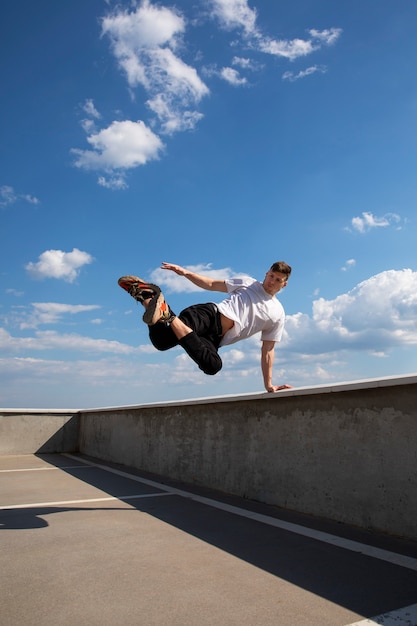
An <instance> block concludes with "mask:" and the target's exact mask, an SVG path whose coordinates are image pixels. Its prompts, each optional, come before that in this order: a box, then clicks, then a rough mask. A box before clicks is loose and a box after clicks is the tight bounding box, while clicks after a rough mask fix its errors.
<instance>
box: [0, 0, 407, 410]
mask: <svg viewBox="0 0 417 626" xmlns="http://www.w3.org/2000/svg"><path fill="white" fill-rule="evenodd" d="M0 12H1V19H0V31H1V41H2V51H3V53H2V55H1V60H0V73H1V74H0V79H1V85H2V97H1V100H0V110H1V116H0V124H1V142H0V151H1V163H2V166H1V170H0V220H1V246H0V255H1V265H0V268H1V271H0V290H1V302H0V376H1V381H2V382H1V386H0V406H3V407H42V408H51V407H53V408H72V407H74V408H80V407H86V408H87V407H100V406H115V405H121V404H122V405H123V404H124V405H130V404H141V403H144V402H156V401H163V400H176V399H186V398H192V397H207V396H216V395H224V394H239V393H247V392H257V391H263V384H262V377H261V372H260V365H259V357H260V340H259V337H254V338H251V339H250V340H247V341H245V342H241V343H238V344H235V345H233V346H231V347H229V348H224V349H222V351H221V353H222V357H223V360H224V367H223V370H222V371H221V372H220V373H219V374H218V375H217V376H215V377H208V376H205V375H204V374H202V373H201V372H200V371H199V370H198V368H197V367H196V366H195V364H194V363H193V362H192V361H191V360H190V359H189V358H188V357H187V356H186V355H185V353H183V352H182V350H181V349H180V348H178V349H175V350H172V351H170V352H167V353H158V352H157V351H156V350H154V349H153V348H152V347H151V346H150V344H149V341H148V337H147V328H146V326H145V325H144V324H143V323H142V321H141V315H142V310H141V307H140V305H137V304H136V302H135V301H134V300H133V299H131V298H130V297H129V296H128V295H127V294H126V293H125V292H123V291H122V290H121V289H120V288H119V287H118V285H117V279H118V277H119V276H121V275H123V274H136V275H139V276H140V277H141V278H144V279H151V280H153V281H154V282H155V281H158V282H159V284H160V285H161V287H162V288H163V290H164V293H165V295H166V298H167V300H168V302H169V303H170V305H171V308H172V309H173V310H174V311H176V312H179V311H180V310H181V309H182V308H184V307H185V306H188V305H190V304H194V303H196V302H206V301H211V300H214V301H219V300H220V299H221V298H222V294H213V293H208V292H204V291H202V290H198V289H197V288H194V287H193V286H192V285H191V284H190V283H188V282H187V281H186V280H185V279H181V278H179V277H177V276H174V275H170V274H168V273H167V272H161V270H159V269H158V268H159V265H160V263H161V262H162V261H168V262H172V263H178V264H180V265H184V266H189V267H193V268H195V269H196V270H197V271H198V272H200V273H204V272H210V273H212V274H213V275H214V276H218V277H219V278H221V277H226V276H232V275H235V274H249V275H251V276H253V277H255V278H258V279H260V280H262V279H263V277H264V274H265V271H266V270H267V269H268V268H269V267H270V265H271V264H272V263H273V262H274V261H278V260H284V261H286V262H287V263H289V264H290V265H291V266H292V267H293V274H292V277H291V279H290V282H289V284H288V286H287V288H286V289H285V290H284V291H283V292H282V293H281V294H280V296H279V297H280V300H281V301H282V303H283V305H284V307H285V310H286V313H287V324H286V332H285V336H284V339H283V341H282V343H281V344H279V345H278V346H277V349H276V361H275V380H274V383H275V384H282V383H288V384H291V385H294V386H309V385H318V384H327V383H334V382H342V381H349V380H358V379H364V378H378V377H381V376H395V375H402V374H410V373H414V372H415V371H416V370H417V367H416V356H417V321H416V320H417V260H416V251H415V250H416V244H415V242H416V235H417V224H416V202H417V176H416V163H417V159H416V155H417V80H416V71H415V68H416V60H417V38H416V36H415V34H416V30H417V3H416V2H415V0H400V1H399V2H396V3H393V2H392V1H391V0H352V1H351V2H334V0H315V1H314V2H312V1H311V0H291V1H290V0H282V1H280V2H271V1H270V0H259V1H257V2H252V1H251V2H247V1H246V0H200V1H199V2H190V1H189V0H178V1H176V2H175V3H171V2H158V3H157V2H151V1H143V2H137V3H135V2H125V3H123V2H121V3H118V4H116V3H113V2H111V1H108V2H106V1H104V0H89V1H88V2H85V0H72V1H71V2H65V3H62V2H60V3H58V2H53V1H52V0H39V1H38V2H36V3H35V2H32V1H29V0H13V1H12V0H5V1H4V2H3V3H2V8H1V9H0Z"/></svg>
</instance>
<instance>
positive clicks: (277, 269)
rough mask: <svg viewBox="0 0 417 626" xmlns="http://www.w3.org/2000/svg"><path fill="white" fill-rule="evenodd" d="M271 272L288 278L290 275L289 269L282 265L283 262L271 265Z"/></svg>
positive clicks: (286, 265) (284, 264)
mask: <svg viewBox="0 0 417 626" xmlns="http://www.w3.org/2000/svg"><path fill="white" fill-rule="evenodd" d="M271 271H272V272H280V273H281V274H285V275H286V276H287V278H289V277H290V274H291V267H290V266H289V265H288V264H287V263H284V261H276V263H273V264H272V265H271Z"/></svg>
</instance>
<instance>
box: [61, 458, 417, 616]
mask: <svg viewBox="0 0 417 626" xmlns="http://www.w3.org/2000/svg"><path fill="white" fill-rule="evenodd" d="M64 456H66V457H68V458H70V459H73V460H76V461H79V462H80V463H85V464H86V465H90V466H93V467H97V468H99V469H102V470H104V471H106V472H111V473H112V474H117V475H118V476H124V477H125V478H129V479H130V480H135V481H137V482H139V483H143V484H144V485H148V486H151V487H154V488H156V489H161V490H163V491H166V492H168V493H171V494H176V495H179V496H182V497H184V498H189V499H191V500H194V501H196V502H200V503H202V504H205V505H207V506H211V507H214V508H216V509H220V510H222V511H225V512H227V513H232V514H234V515H240V516H241V517H246V518H248V519H251V520H254V521H257V522H261V523H262V524H268V525H269V526H275V527H276V528H280V529H282V530H287V531H288V532H291V533H295V534H297V535H303V536H304V537H308V538H309V539H315V540H316V541H322V542H324V543H328V544H331V545H333V546H335V547H337V548H342V549H344V550H350V551H352V552H358V553H359V554H363V555H364V556H369V557H372V558H374V559H379V560H381V561H386V562H388V563H391V564H392V565H398V566H400V567H405V568H407V569H410V570H414V571H417V559H415V558H412V557H409V556H405V555H404V554H398V553H396V552H390V551H388V550H382V549H381V548H376V547H374V546H369V545H367V544H364V543H360V542H358V541H351V540H350V539H344V538H343V537H338V536H336V535H331V534H330V533H325V532H321V531H319V530H314V529H313V528H308V527H306V526H301V525H300V524H293V523H291V522H285V521H283V520H280V519H277V518H275V517H270V516H268V515H262V514H261V513H255V512H254V511H247V510H246V509H241V508H240V507H237V506H232V505H230V504H225V503H224V502H218V501H217V500H212V499H210V498H205V497H204V496H198V495H196V494H194V493H190V492H188V491H183V490H182V489H176V488H175V487H170V486H169V485H164V484H162V483H158V482H156V481H154V480H148V479H146V478H141V477H139V476H135V475H134V474H129V473H128V472H123V471H121V470H117V469H114V468H112V467H107V466H106V465H101V464H99V463H93V462H91V461H87V460H86V459H82V458H79V457H76V456H73V455H72V454H64ZM413 626H417V623H416V624H414V625H413Z"/></svg>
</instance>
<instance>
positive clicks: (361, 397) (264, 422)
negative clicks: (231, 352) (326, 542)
mask: <svg viewBox="0 0 417 626" xmlns="http://www.w3.org/2000/svg"><path fill="white" fill-rule="evenodd" d="M416 441H417V376H415V375H413V376H407V377H401V378H394V377H392V378H386V379H374V380H372V381H357V382H353V383H342V384H340V385H333V386H317V387H313V388H302V389H291V390H287V391H282V392H278V393H276V394H267V393H261V394H247V395H243V396H238V397H236V396H225V397H220V398H204V399H198V400H187V401H183V402H169V403H167V402H165V403H158V404H148V405H141V406H134V407H115V408H109V407H107V408H104V409H95V410H85V411H80V452H82V453H84V454H87V455H90V456H93V457H96V458H99V459H104V460H107V461H112V462H116V463H122V464H124V465H126V466H132V467H136V468H138V469H141V470H144V471H148V472H151V473H154V474H158V475H160V476H167V477H169V478H171V479H176V480H180V481H183V482H188V483H195V484H198V485H202V486H206V487H210V488H213V489H217V490H220V491H223V492H226V493H230V494H235V495H238V496H241V497H246V498H249V499H252V500H258V501H260V502H264V503H267V504H274V505H278V506H280V507H283V508H287V509H291V510H294V511H298V512H301V513H307V514H310V515H316V516H319V517H323V518H326V519H331V520H335V521H340V522H344V523H347V524H353V525H356V526H359V527H362V528H366V529H372V530H375V531H380V532H385V533H389V534H392V535H397V536H402V537H406V538H409V539H417V446H416Z"/></svg>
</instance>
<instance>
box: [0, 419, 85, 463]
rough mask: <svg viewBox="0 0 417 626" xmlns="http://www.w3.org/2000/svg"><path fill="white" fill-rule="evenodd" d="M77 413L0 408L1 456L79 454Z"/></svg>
mask: <svg viewBox="0 0 417 626" xmlns="http://www.w3.org/2000/svg"><path fill="white" fill-rule="evenodd" d="M77 450H78V417H77V414H76V412H74V411H70V412H68V411H50V410H45V411H41V410H33V409H0V454H1V455H6V454H35V453H39V454H41V453H44V454H46V453H51V452H59V453H60V452H76V451H77Z"/></svg>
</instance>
